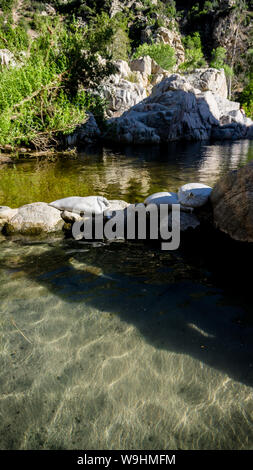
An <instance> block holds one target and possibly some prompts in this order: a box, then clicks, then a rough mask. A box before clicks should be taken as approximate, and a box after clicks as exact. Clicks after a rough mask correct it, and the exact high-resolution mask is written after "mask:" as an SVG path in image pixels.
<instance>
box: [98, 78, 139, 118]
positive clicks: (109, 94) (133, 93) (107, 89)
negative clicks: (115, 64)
mask: <svg viewBox="0 0 253 470" xmlns="http://www.w3.org/2000/svg"><path fill="white" fill-rule="evenodd" d="M130 73H131V72H130ZM100 94H101V96H102V97H103V98H105V99H106V101H107V103H108V110H107V114H108V116H117V117H118V116H121V115H122V113H123V112H124V111H126V110H128V109H130V108H132V107H133V106H135V105H136V104H137V103H139V102H140V101H143V100H144V99H145V98H146V97H147V92H146V89H145V87H144V86H143V85H142V84H140V83H133V82H130V81H128V80H126V79H124V78H121V77H120V76H114V77H111V78H110V80H108V81H106V82H105V83H104V84H103V85H102V86H101V87H100Z"/></svg>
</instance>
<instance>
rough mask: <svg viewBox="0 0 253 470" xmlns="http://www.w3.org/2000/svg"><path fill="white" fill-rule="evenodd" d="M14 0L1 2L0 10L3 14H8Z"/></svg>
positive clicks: (2, 0)
mask: <svg viewBox="0 0 253 470" xmlns="http://www.w3.org/2000/svg"><path fill="white" fill-rule="evenodd" d="M14 4H15V0H1V1H0V8H1V10H2V11H3V12H4V13H10V12H11V11H12V8H13V7H14Z"/></svg>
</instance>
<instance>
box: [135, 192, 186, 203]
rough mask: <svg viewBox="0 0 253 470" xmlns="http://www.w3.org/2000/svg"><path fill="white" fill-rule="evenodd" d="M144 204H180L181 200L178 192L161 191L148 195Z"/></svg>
mask: <svg viewBox="0 0 253 470" xmlns="http://www.w3.org/2000/svg"><path fill="white" fill-rule="evenodd" d="M144 204H145V205H146V206H148V205H149V204H155V205H156V206H160V205H161V204H168V205H172V204H179V201H178V197H177V194H176V193H169V192H161V193H155V194H151V196H148V197H147V198H146V199H145V201H144Z"/></svg>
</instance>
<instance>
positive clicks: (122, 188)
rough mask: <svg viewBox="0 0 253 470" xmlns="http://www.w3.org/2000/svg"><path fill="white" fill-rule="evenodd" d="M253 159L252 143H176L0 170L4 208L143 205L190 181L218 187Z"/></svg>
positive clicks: (26, 163) (92, 152)
mask: <svg viewBox="0 0 253 470" xmlns="http://www.w3.org/2000/svg"><path fill="white" fill-rule="evenodd" d="M252 158H253V142H249V141H240V142H234V143H232V144H228V143H227V144H224V145H207V144H201V143H196V144H189V143H175V144H170V145H169V146H168V148H166V147H164V148H162V149H160V148H159V147H146V148H143V147H140V148H131V147H129V148H125V149H124V151H123V150H122V151H119V150H116V149H111V150H110V149H90V151H89V152H88V153H87V152H86V153H84V154H79V155H78V156H77V158H76V159H73V158H66V157H65V158H64V159H63V158H61V159H58V160H56V161H55V162H53V161H49V160H43V159H42V160H30V161H22V160H21V161H20V163H17V164H15V165H13V164H11V165H0V205H9V206H11V207H18V206H21V205H22V204H27V203H30V202H35V201H45V202H51V201H53V200H55V199H59V198H62V197H67V196H74V195H78V196H87V195H92V194H100V195H102V196H105V197H108V198H111V199H125V200H126V201H128V202H131V203H134V202H142V201H143V198H145V197H147V196H148V195H149V194H152V193H154V192H157V191H169V190H171V191H177V190H178V188H179V186H181V185H182V184H185V183H189V182H191V181H200V182H203V183H206V184H210V185H213V184H214V183H215V182H216V180H217V179H218V178H219V176H220V175H222V174H224V173H225V172H227V171H228V170H231V169H235V168H237V167H238V166H240V165H243V164H245V163H246V162H247V161H249V160H250V159H252Z"/></svg>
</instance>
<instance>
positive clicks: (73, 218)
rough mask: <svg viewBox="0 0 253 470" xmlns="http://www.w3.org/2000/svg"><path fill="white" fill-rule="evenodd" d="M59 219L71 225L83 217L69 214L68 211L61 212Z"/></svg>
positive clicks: (73, 213) (72, 213)
mask: <svg viewBox="0 0 253 470" xmlns="http://www.w3.org/2000/svg"><path fill="white" fill-rule="evenodd" d="M61 218H62V219H63V220H64V222H66V223H67V224H72V223H74V222H79V221H80V220H82V219H83V217H82V216H81V215H79V214H76V213H75V212H70V211H63V212H61Z"/></svg>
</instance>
